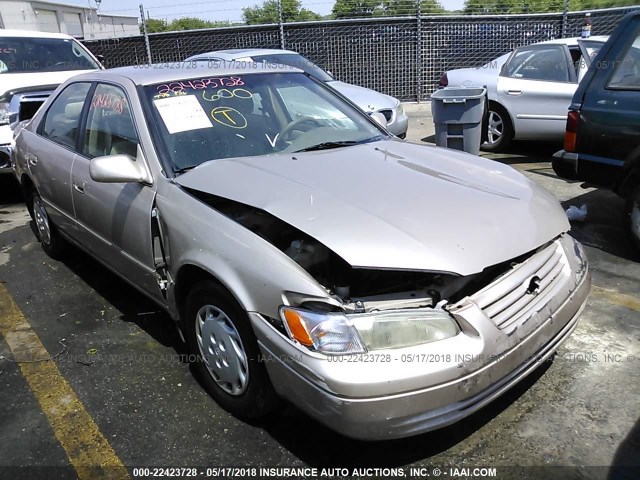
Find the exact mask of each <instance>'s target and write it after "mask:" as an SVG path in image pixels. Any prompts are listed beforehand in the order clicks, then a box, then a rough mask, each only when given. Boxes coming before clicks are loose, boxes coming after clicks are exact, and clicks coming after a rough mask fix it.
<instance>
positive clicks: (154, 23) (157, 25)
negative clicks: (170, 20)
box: [140, 18, 167, 33]
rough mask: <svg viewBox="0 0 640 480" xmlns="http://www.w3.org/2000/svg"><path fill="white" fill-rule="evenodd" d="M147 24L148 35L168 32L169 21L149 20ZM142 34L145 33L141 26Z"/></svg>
mask: <svg viewBox="0 0 640 480" xmlns="http://www.w3.org/2000/svg"><path fill="white" fill-rule="evenodd" d="M145 23H146V24H147V33H157V32H166V31H167V21H166V20H158V19H155V18H149V19H147V20H146V22H145ZM140 33H144V31H143V30H142V25H140Z"/></svg>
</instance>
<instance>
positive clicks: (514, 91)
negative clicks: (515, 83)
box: [507, 90, 522, 95]
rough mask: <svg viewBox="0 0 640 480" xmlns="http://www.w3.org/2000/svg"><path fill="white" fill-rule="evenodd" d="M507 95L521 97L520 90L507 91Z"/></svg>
mask: <svg viewBox="0 0 640 480" xmlns="http://www.w3.org/2000/svg"><path fill="white" fill-rule="evenodd" d="M507 94H508V95H522V90H507Z"/></svg>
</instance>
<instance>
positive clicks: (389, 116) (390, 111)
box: [380, 110, 393, 122]
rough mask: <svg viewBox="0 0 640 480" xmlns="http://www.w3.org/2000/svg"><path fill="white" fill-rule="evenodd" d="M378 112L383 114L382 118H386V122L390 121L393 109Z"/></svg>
mask: <svg viewBox="0 0 640 480" xmlns="http://www.w3.org/2000/svg"><path fill="white" fill-rule="evenodd" d="M380 113H381V114H383V115H384V118H386V119H387V122H390V121H391V118H392V117H393V110H380Z"/></svg>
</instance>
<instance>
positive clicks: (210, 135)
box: [145, 73, 385, 172]
mask: <svg viewBox="0 0 640 480" xmlns="http://www.w3.org/2000/svg"><path fill="white" fill-rule="evenodd" d="M145 91H146V94H147V96H148V98H149V100H150V102H151V115H152V117H153V118H152V121H153V122H154V123H155V124H157V125H158V126H159V128H160V132H159V133H160V135H159V138H158V141H159V142H161V143H162V144H163V147H164V149H165V151H166V152H167V154H168V156H169V158H170V160H171V163H172V165H173V169H174V171H175V172H181V171H184V170H186V169H189V168H193V167H195V166H198V165H200V164H202V163H204V162H207V161H209V160H216V159H221V158H230V157H245V156H249V157H253V156H259V155H269V154H274V153H278V152H290V153H293V152H300V151H309V150H324V149H328V148H338V147H341V146H347V145H353V144H357V143H365V142H371V141H375V140H378V139H381V138H384V137H385V134H384V133H383V132H382V130H380V129H378V128H377V127H376V126H375V124H373V123H372V122H371V121H370V120H369V119H368V118H367V117H366V116H365V115H364V114H363V113H362V112H360V111H358V110H356V109H355V108H353V107H351V106H350V105H349V104H347V103H345V102H344V101H343V100H341V99H340V98H339V97H337V96H336V95H335V94H333V93H332V92H331V91H330V90H329V89H327V88H326V87H323V86H322V85H321V84H318V83H317V82H315V81H314V80H312V79H310V78H309V77H308V76H306V75H304V74H302V73H252V74H248V75H246V74H245V75H239V76H224V77H222V76H213V77H208V78H200V79H190V80H182V81H174V82H171V83H168V84H167V83H164V84H157V85H151V86H147V87H145ZM265 161H267V160H265Z"/></svg>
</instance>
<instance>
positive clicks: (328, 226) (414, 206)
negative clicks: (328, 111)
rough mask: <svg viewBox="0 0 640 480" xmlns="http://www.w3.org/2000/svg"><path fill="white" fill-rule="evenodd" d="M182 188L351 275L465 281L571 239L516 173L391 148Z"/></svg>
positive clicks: (227, 169) (267, 160) (204, 176)
mask: <svg viewBox="0 0 640 480" xmlns="http://www.w3.org/2000/svg"><path fill="white" fill-rule="evenodd" d="M176 182H177V183H178V184H180V185H182V186H184V187H187V188H190V189H194V190H198V191H202V192H206V193H210V194H214V195H217V196H220V197H224V198H228V199H231V200H235V201H237V202H241V203H244V204H247V205H251V206H253V207H256V208H260V209H263V210H265V211H267V212H269V213H271V214H272V215H274V216H276V217H278V218H279V219H281V220H283V221H285V222H287V223H289V224H291V225H293V226H295V227H296V228H298V229H299V230H302V231H303V232H305V233H306V234H308V235H310V236H311V237H313V238H315V239H317V240H318V241H320V242H321V243H323V244H324V245H326V246H327V247H328V248H330V249H331V250H333V251H334V252H335V253H337V254H338V255H340V256H341V257H342V258H343V259H344V260H346V261H347V262H348V263H350V264H351V265H352V266H353V267H368V268H381V269H410V270H429V271H441V272H451V273H457V274H460V275H468V274H472V273H477V272H480V271H482V270H483V269H484V268H486V267H487V266H490V265H495V264H497V263H500V262H503V261H507V260H510V259H512V258H515V257H517V256H519V255H522V254H523V253H526V252H528V251H531V250H533V249H535V248H537V247H539V246H540V245H542V244H544V243H546V242H547V241H549V240H551V239H553V238H555V237H556V236H557V235H559V234H560V233H562V232H566V231H567V230H569V223H568V220H567V217H566V215H565V213H564V211H563V210H562V208H561V207H560V204H559V203H558V200H556V198H555V197H554V196H553V195H552V194H551V193H549V192H548V191H546V190H544V189H542V188H541V187H538V186H537V185H536V184H535V183H533V182H532V181H530V180H528V179H526V178H525V177H524V176H523V175H521V174H520V173H518V172H517V171H515V170H514V169H512V168H511V167H508V166H506V165H503V164H501V163H498V162H494V161H491V160H486V159H483V158H481V157H476V156H473V155H468V154H465V153H462V152H457V151H454V150H447V149H443V148H436V147H431V146H422V145H414V144H410V143H406V142H401V141H393V140H385V141H380V142H375V143H370V144H363V145H357V146H352V147H345V148H339V149H334V150H325V151H318V152H307V153H296V154H293V155H292V154H278V155H270V156H260V157H246V158H235V159H225V160H214V161H211V162H208V163H205V164H203V165H201V166H199V167H197V168H195V169H193V170H191V171H189V172H187V173H185V174H183V175H181V176H179V177H178V178H176Z"/></svg>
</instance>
